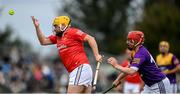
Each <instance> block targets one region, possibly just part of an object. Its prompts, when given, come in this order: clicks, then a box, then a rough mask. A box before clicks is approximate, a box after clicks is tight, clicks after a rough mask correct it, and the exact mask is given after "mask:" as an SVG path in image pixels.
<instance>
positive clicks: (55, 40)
mask: <svg viewBox="0 0 180 94" xmlns="http://www.w3.org/2000/svg"><path fill="white" fill-rule="evenodd" d="M48 38H49V39H50V41H51V42H52V43H53V44H56V43H57V37H56V36H55V35H50V36H49V37H48Z"/></svg>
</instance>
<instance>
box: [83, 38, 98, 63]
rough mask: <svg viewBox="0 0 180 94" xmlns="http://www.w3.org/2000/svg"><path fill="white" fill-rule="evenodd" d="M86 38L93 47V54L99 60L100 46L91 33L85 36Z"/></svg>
mask: <svg viewBox="0 0 180 94" xmlns="http://www.w3.org/2000/svg"><path fill="white" fill-rule="evenodd" d="M85 40H86V41H87V42H88V44H89V46H90V47H91V49H92V51H93V54H94V56H95V58H96V60H97V61H98V60H99V59H100V58H101V56H100V54H99V50H98V46H97V43H96V41H95V38H94V37H92V36H90V35H87V36H86V37H85Z"/></svg>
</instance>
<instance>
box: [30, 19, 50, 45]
mask: <svg viewBox="0 0 180 94" xmlns="http://www.w3.org/2000/svg"><path fill="white" fill-rule="evenodd" d="M31 18H32V21H33V24H34V27H35V29H36V34H37V37H38V40H39V42H40V44H41V45H48V44H52V42H51V41H50V40H49V39H48V38H46V37H45V35H44V34H43V33H42V31H41V29H40V24H39V21H38V20H37V19H36V18H35V17H34V16H31Z"/></svg>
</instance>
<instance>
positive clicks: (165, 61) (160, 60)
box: [156, 53, 173, 66]
mask: <svg viewBox="0 0 180 94" xmlns="http://www.w3.org/2000/svg"><path fill="white" fill-rule="evenodd" d="M172 58H173V54H172V53H169V54H168V55H166V56H163V55H162V54H159V55H158V56H157V57H156V62H157V65H158V66H167V65H171V64H172Z"/></svg>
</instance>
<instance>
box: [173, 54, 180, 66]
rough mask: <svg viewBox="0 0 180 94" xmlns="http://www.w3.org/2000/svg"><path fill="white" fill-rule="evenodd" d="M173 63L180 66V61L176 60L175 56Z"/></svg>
mask: <svg viewBox="0 0 180 94" xmlns="http://www.w3.org/2000/svg"><path fill="white" fill-rule="evenodd" d="M172 62H173V63H174V65H179V64H180V63H179V60H178V59H177V58H176V56H175V55H173V57H172Z"/></svg>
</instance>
